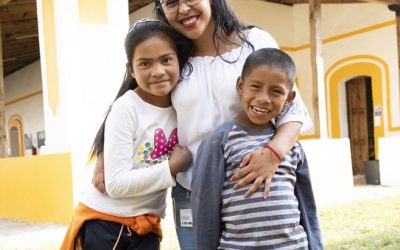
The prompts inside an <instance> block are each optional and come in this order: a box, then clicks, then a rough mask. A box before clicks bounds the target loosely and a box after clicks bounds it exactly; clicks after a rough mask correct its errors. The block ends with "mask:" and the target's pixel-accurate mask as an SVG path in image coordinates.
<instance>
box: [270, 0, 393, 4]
mask: <svg viewBox="0 0 400 250" xmlns="http://www.w3.org/2000/svg"><path fill="white" fill-rule="evenodd" d="M264 1H265V2H272V3H278V4H285V5H294V4H305V3H310V1H309V0H264ZM320 2H321V4H345V3H379V4H400V0H321V1H320Z"/></svg>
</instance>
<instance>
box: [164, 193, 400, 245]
mask: <svg viewBox="0 0 400 250" xmlns="http://www.w3.org/2000/svg"><path fill="white" fill-rule="evenodd" d="M319 220H320V224H321V230H322V236H323V241H324V245H325V249H326V250H339V249H340V250H353V249H354V250H399V249H400V195H397V196H392V197H387V198H384V199H378V200H368V201H360V202H352V203H347V204H341V205H336V206H329V207H326V208H322V209H319ZM164 233H165V238H164V240H163V242H162V247H161V249H162V250H178V249H179V245H178V243H177V240H176V234H175V232H174V227H173V224H170V225H169V227H164Z"/></svg>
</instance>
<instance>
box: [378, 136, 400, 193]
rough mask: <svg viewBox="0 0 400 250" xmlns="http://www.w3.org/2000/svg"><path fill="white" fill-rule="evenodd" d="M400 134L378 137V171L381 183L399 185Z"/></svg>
mask: <svg viewBox="0 0 400 250" xmlns="http://www.w3.org/2000/svg"><path fill="white" fill-rule="evenodd" d="M399 148H400V136H392V137H385V138H379V172H380V179H381V184H382V185H388V186H390V185H397V186H400V162H399V156H398V154H399Z"/></svg>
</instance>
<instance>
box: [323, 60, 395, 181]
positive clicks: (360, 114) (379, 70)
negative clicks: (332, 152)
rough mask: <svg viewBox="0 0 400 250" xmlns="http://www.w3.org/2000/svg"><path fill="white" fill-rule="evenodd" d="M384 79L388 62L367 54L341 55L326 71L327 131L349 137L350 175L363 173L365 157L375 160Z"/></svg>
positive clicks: (381, 124)
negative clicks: (351, 172) (346, 56)
mask: <svg viewBox="0 0 400 250" xmlns="http://www.w3.org/2000/svg"><path fill="white" fill-rule="evenodd" d="M387 79H388V67H387V64H386V63H385V62H384V61H383V60H382V59H380V58H377V57H375V56H370V55H359V56H352V57H348V58H344V59H342V60H339V61H338V62H336V63H335V64H333V65H332V66H331V67H330V68H329V69H328V70H327V71H326V74H325V83H326V84H327V86H326V90H327V100H328V102H327V103H328V124H329V133H330V136H331V137H332V138H346V137H348V138H349V140H350V145H351V155H352V168H353V175H359V174H361V175H362V174H364V164H365V162H366V161H368V160H378V150H379V147H378V143H377V142H378V138H380V137H384V134H385V132H384V127H385V122H386V121H385V120H384V119H383V118H382V117H383V112H384V110H383V109H384V108H385V107H386V106H385V105H384V104H385V103H384V97H383V88H384V87H386V88H388V87H389V86H388V85H389V81H388V80H387ZM384 85H386V86H384ZM389 108H390V107H389ZM389 108H388V110H387V112H388V113H389V112H390V110H389ZM378 109H379V112H377V110H378ZM357 179H358V176H357V177H356V176H355V179H354V182H355V183H357ZM361 183H362V182H361Z"/></svg>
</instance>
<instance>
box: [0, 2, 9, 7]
mask: <svg viewBox="0 0 400 250" xmlns="http://www.w3.org/2000/svg"><path fill="white" fill-rule="evenodd" d="M8 2H10V0H0V7H1V6H3V5H6V4H7V3H8Z"/></svg>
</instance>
